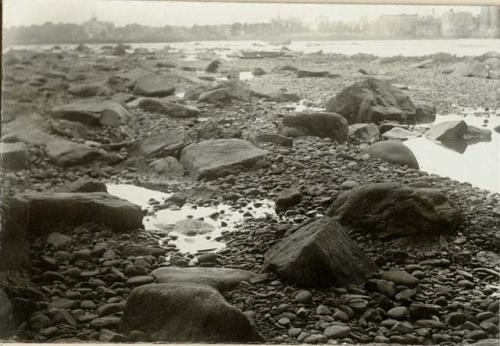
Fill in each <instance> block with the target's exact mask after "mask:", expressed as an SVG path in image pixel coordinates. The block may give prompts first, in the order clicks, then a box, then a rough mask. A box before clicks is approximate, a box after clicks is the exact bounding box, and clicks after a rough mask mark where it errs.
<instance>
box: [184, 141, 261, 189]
mask: <svg viewBox="0 0 500 346" xmlns="http://www.w3.org/2000/svg"><path fill="white" fill-rule="evenodd" d="M266 154H267V151H265V150H262V149H259V148H256V147H254V146H253V145H252V144H251V143H249V142H247V141H244V140H240V139H215V140H208V141H202V142H199V143H193V144H190V145H188V146H187V147H185V148H184V149H183V150H182V152H181V159H180V162H181V163H182V164H183V165H184V167H185V168H186V169H187V171H188V173H189V174H190V175H191V176H192V177H193V178H194V179H201V178H212V177H216V176H220V175H224V174H225V173H226V172H227V169H229V168H231V167H233V166H235V165H244V166H248V165H252V164H253V163H255V161H257V160H259V159H261V158H262V157H264V156H265V155H266Z"/></svg>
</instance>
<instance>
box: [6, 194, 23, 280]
mask: <svg viewBox="0 0 500 346" xmlns="http://www.w3.org/2000/svg"><path fill="white" fill-rule="evenodd" d="M28 221H29V208H28V203H27V202H26V201H25V200H23V199H20V198H13V197H8V196H2V198H1V199H0V226H1V227H0V271H4V270H9V269H17V268H19V267H20V266H21V265H23V264H25V263H26V262H27V261H28V234H27V232H28Z"/></svg>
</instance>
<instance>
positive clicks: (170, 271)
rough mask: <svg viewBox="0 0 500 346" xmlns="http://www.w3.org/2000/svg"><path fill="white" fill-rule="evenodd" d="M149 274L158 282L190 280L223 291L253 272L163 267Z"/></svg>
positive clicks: (228, 269) (249, 276)
mask: <svg viewBox="0 0 500 346" xmlns="http://www.w3.org/2000/svg"><path fill="white" fill-rule="evenodd" d="M151 275H152V276H154V277H155V279H156V281H158V282H160V283H178V282H192V283H198V284H205V285H209V286H212V287H214V288H216V289H217V290H218V291H220V292H224V291H227V290H231V289H233V288H236V287H237V286H238V285H239V284H240V282H242V281H249V280H250V279H251V278H252V277H254V276H255V273H252V272H250V271H247V270H241V269H231V268H206V267H191V268H175V267H164V268H158V269H155V270H153V272H152V273H151Z"/></svg>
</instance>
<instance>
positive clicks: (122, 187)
mask: <svg viewBox="0 0 500 346" xmlns="http://www.w3.org/2000/svg"><path fill="white" fill-rule="evenodd" d="M106 186H107V189H108V193H110V194H111V195H114V196H116V197H119V198H122V199H125V200H127V201H129V202H131V203H134V204H137V205H139V206H140V207H141V208H142V209H145V210H147V211H148V213H147V215H146V216H144V219H143V224H144V226H145V229H146V231H153V232H155V233H157V234H158V233H159V234H164V236H162V238H161V240H160V246H162V247H169V246H172V245H175V247H176V248H177V249H178V250H179V251H180V252H183V253H197V252H204V251H216V250H220V249H223V248H224V247H225V246H226V245H225V243H224V242H223V241H221V239H220V237H221V236H222V235H223V234H225V233H226V232H232V231H234V230H235V229H237V228H238V226H239V225H241V224H242V223H243V222H245V220H246V219H247V218H255V219H258V218H269V217H271V218H275V217H276V213H275V210H274V202H272V201H270V200H255V201H252V202H250V203H248V204H247V205H246V206H245V207H241V208H236V207H233V206H231V205H228V204H218V205H210V206H195V205H192V204H188V203H186V204H185V205H184V206H182V207H168V208H167V209H160V210H158V208H157V206H158V205H159V204H162V203H164V202H165V200H167V199H168V198H169V197H170V196H172V193H164V192H160V191H155V190H151V189H147V188H144V187H140V186H135V185H129V184H107V185H106ZM190 219H191V220H199V221H202V222H201V223H195V227H193V228H194V229H195V230H197V231H204V232H201V233H203V234H194V233H197V232H193V235H191V234H190V235H186V234H182V233H179V232H176V229H178V228H179V225H182V224H183V222H185V220H190ZM176 227H177V228H176ZM188 228H189V227H188Z"/></svg>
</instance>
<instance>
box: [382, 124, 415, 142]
mask: <svg viewBox="0 0 500 346" xmlns="http://www.w3.org/2000/svg"><path fill="white" fill-rule="evenodd" d="M418 136H419V135H418V133H415V132H413V131H409V130H406V129H403V128H402V127H393V128H392V129H390V130H389V131H386V132H384V134H383V135H382V137H383V138H385V139H389V140H399V141H406V140H407V139H410V138H415V137H418Z"/></svg>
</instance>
